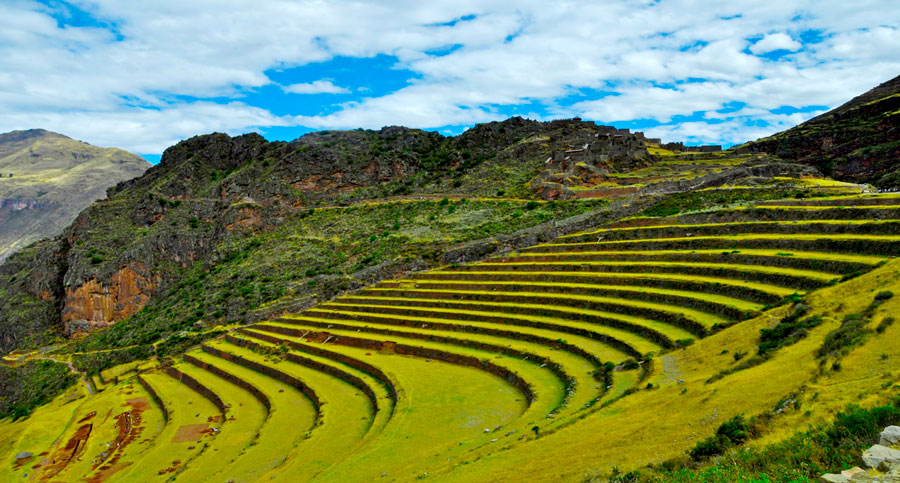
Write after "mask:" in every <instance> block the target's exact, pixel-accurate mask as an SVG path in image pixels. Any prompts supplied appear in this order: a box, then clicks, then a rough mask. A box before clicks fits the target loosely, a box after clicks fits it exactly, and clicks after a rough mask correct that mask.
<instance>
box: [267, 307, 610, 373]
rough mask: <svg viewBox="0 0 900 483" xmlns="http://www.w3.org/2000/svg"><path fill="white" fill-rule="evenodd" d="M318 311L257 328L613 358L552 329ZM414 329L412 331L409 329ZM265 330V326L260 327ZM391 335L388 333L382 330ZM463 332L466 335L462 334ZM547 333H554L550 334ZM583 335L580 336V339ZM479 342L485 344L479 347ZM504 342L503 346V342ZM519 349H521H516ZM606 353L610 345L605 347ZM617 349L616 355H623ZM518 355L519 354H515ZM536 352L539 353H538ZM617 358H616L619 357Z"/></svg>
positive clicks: (597, 365) (598, 364) (594, 360)
mask: <svg viewBox="0 0 900 483" xmlns="http://www.w3.org/2000/svg"><path fill="white" fill-rule="evenodd" d="M316 313H319V314H323V315H324V316H323V317H313V316H306V315H294V316H291V317H281V318H279V319H277V320H276V321H274V322H265V323H261V324H257V325H255V326H254V327H261V326H265V325H271V324H277V325H280V326H283V325H284V324H287V325H295V324H297V323H298V322H300V323H303V324H306V325H313V326H316V327H319V328H332V327H337V328H341V327H339V325H342V324H344V325H346V324H348V323H349V324H350V325H352V326H353V328H358V326H357V322H364V323H367V324H374V325H377V326H382V327H381V328H380V329H381V330H386V331H396V333H397V334H398V335H404V336H408V337H412V338H421V339H425V340H435V341H441V342H447V343H450V344H454V345H463V346H467V347H479V348H480V347H486V346H487V345H493V346H496V347H498V348H499V350H505V349H503V347H510V346H508V345H507V344H508V343H509V340H515V341H519V342H524V343H527V344H526V345H524V346H523V347H526V348H529V347H531V346H530V345H528V344H533V343H535V344H540V345H541V346H542V347H543V348H544V349H547V348H551V347H552V348H553V349H552V350H562V351H565V352H568V353H570V354H571V355H573V356H576V357H579V358H581V359H584V360H585V361H587V363H588V364H589V365H591V369H590V371H594V370H597V369H601V368H602V367H603V365H604V363H605V362H607V361H609V360H611V359H605V358H600V356H598V355H597V354H596V352H592V351H590V350H587V349H585V348H583V347H582V346H581V345H577V344H572V343H570V342H568V341H566V340H562V339H560V338H559V335H560V334H559V333H557V332H550V331H540V330H537V329H530V330H529V329H527V328H526V330H525V331H521V332H519V331H511V330H508V328H504V329H498V328H496V326H494V327H489V326H485V325H481V326H478V325H474V326H473V325H461V324H459V323H458V322H459V321H454V320H448V319H439V318H430V317H402V318H398V317H391V316H389V315H384V314H373V313H366V312H357V311H352V310H326V309H316ZM409 329H413V330H409ZM261 330H265V329H261ZM382 333H384V334H388V332H382ZM460 333H464V334H467V335H462V336H461V335H460ZM548 336H555V338H554V337H548ZM580 339H581V338H578V340H579V341H581V340H580ZM582 342H588V345H589V347H591V348H595V346H599V345H600V344H598V343H597V342H596V341H594V340H591V339H587V340H585V341H582ZM478 344H482V345H481V346H479V345H478ZM500 344H502V346H501V345H500ZM517 350H518V349H517ZM602 350H603V351H604V352H606V353H608V352H609V347H602ZM519 352H523V353H525V352H527V350H524V349H523V350H519ZM616 352H617V354H616V355H617V356H620V357H621V356H623V355H624V354H622V353H620V352H618V351H616ZM514 355H518V354H514ZM535 355H538V354H537V353H535ZM616 360H617V359H616Z"/></svg>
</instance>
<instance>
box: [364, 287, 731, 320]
mask: <svg viewBox="0 0 900 483" xmlns="http://www.w3.org/2000/svg"><path fill="white" fill-rule="evenodd" d="M367 290H368V291H369V292H383V293H391V292H398V291H402V292H408V293H418V294H427V293H429V292H440V293H448V294H456V295H482V296H504V297H515V298H522V299H523V300H528V299H529V298H548V299H553V300H579V301H583V302H588V303H596V304H601V305H615V306H621V307H626V308H640V309H647V310H652V311H657V312H661V313H666V314H677V315H681V316H683V317H685V318H687V319H690V320H693V321H695V322H698V323H700V324H702V325H703V326H705V327H712V326H714V325H716V324H726V323H727V322H728V320H727V319H724V318H722V317H719V316H717V315H714V314H710V313H707V312H701V311H699V310H693V309H689V308H686V307H679V306H675V305H668V304H661V303H654V302H644V301H641V300H628V299H620V298H616V297H596V296H591V295H577V294H556V293H545V292H537V291H535V292H505V291H499V290H444V289H441V290H428V289H417V288H416V289H394V288H370V289H367ZM626 310H627V309H626Z"/></svg>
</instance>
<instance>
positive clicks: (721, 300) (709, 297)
mask: <svg viewBox="0 0 900 483" xmlns="http://www.w3.org/2000/svg"><path fill="white" fill-rule="evenodd" d="M407 281H409V282H413V283H415V284H416V285H417V287H419V286H421V287H422V288H423V289H425V290H427V289H428V285H435V284H446V285H480V286H484V287H494V286H499V287H528V288H529V291H531V292H540V289H541V287H557V288H572V289H589V290H597V291H612V292H637V293H642V294H656V295H671V296H675V297H684V298H689V299H698V300H704V301H707V302H712V303H715V304H720V305H727V306H729V307H734V308H736V309H739V310H744V311H748V310H760V309H762V308H763V306H762V305H761V304H756V303H753V302H748V301H746V300H741V299H738V298H734V297H726V296H723V295H716V294H708V293H702V292H689V291H684V290H669V289H661V288H652V287H637V286H629V285H605V284H594V283H563V282H529V281H521V282H520V281H493V280H474V281H468V280H466V281H461V280H440V281H436V280H428V279H419V280H417V279H408V280H399V282H400V283H403V282H407ZM435 290H438V291H440V290H442V289H435ZM545 295H546V294H545Z"/></svg>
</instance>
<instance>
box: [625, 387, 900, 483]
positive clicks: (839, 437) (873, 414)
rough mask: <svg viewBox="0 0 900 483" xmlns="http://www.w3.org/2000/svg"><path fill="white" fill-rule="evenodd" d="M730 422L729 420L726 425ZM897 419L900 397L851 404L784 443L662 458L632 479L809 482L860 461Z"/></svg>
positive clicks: (742, 430)
mask: <svg viewBox="0 0 900 483" xmlns="http://www.w3.org/2000/svg"><path fill="white" fill-rule="evenodd" d="M732 422H733V420H732V421H730V422H729V423H726V424H730V423H732ZM898 422H900V399H897V400H895V401H894V402H893V403H892V404H888V405H883V406H877V407H873V408H869V409H865V408H862V407H859V406H855V405H851V406H848V407H846V408H845V409H844V410H843V411H841V412H839V413H838V414H837V416H836V417H835V420H834V422H832V423H830V424H822V425H817V426H816V427H814V428H813V429H810V430H807V431H803V432H800V433H799V434H797V435H795V436H792V437H791V438H789V439H787V440H785V441H783V442H780V443H777V444H772V445H769V446H765V447H762V448H758V447H749V448H740V449H737V450H734V449H731V450H730V452H728V457H725V458H719V459H716V460H714V461H711V462H708V463H705V464H702V465H699V466H693V467H692V465H682V464H681V463H680V462H678V461H669V462H665V463H662V464H660V465H658V466H657V467H655V468H653V469H651V470H644V471H638V472H637V474H635V475H634V477H635V479H634V480H632V481H636V482H638V481H640V482H644V481H659V482H667V483H668V482H672V483H691V482H698V483H699V482H704V483H730V482H734V481H796V482H809V483H812V482H816V481H819V479H820V477H821V475H822V474H824V473H833V472H835V471H838V470H842V469H848V468H852V467H854V466H857V465H859V455H860V454H861V453H862V451H863V450H864V449H866V448H867V447H869V446H871V445H872V444H874V443H877V442H878V434H879V433H880V432H881V430H882V429H884V428H885V427H886V426H890V425H896V424H897V423H898ZM745 424H746V423H745ZM723 426H724V425H723ZM732 426H735V425H732ZM720 429H721V428H720ZM731 429H733V428H729V431H727V432H728V433H730V434H734V433H733V432H732V431H731ZM746 430H747V429H746V426H744V427H742V428H738V432H737V434H738V435H739V436H743V438H744V439H746V433H745V432H746ZM717 438H718V435H717ZM723 439H725V438H723ZM728 439H729V441H731V439H730V438H728ZM699 446H700V445H698V447H699ZM723 449H724V451H720V452H718V453H715V454H722V453H724V452H726V451H729V448H728V447H727V445H726V447H725V448H723ZM681 466H688V467H687V468H683V467H681Z"/></svg>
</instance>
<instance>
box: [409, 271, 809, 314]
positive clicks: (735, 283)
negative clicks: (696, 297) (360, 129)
mask: <svg viewBox="0 0 900 483" xmlns="http://www.w3.org/2000/svg"><path fill="white" fill-rule="evenodd" d="M476 267H477V266H476ZM416 277H417V279H419V280H466V281H529V282H544V281H548V282H562V283H583V282H597V283H601V284H607V285H638V286H642V287H654V288H662V289H673V290H682V291H690V292H706V293H716V294H721V295H725V296H728V297H734V298H739V299H743V300H749V301H753V302H755V303H757V304H762V305H767V304H775V303H778V302H780V301H781V300H782V299H783V298H784V297H786V296H788V295H791V294H793V293H795V292H796V290H795V289H792V288H787V287H780V286H777V285H767V284H762V283H753V282H748V281H745V280H732V279H728V278H717V277H696V276H691V275H677V274H640V273H638V274H632V273H624V274H603V273H590V272H561V271H547V272H512V271H508V272H502V271H449V270H444V271H435V272H425V273H419V274H416Z"/></svg>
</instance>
